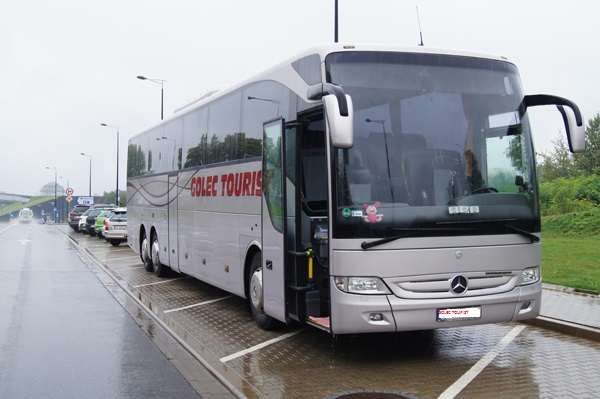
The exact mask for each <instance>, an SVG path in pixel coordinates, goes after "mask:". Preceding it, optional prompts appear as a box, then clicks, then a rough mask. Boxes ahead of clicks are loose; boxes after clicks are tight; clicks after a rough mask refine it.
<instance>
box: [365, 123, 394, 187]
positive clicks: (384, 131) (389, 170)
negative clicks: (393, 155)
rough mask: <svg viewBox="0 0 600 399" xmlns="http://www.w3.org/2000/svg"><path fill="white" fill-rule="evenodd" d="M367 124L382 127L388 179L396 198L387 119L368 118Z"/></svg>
mask: <svg viewBox="0 0 600 399" xmlns="http://www.w3.org/2000/svg"><path fill="white" fill-rule="evenodd" d="M365 122H367V123H377V124H379V125H381V131H382V132H383V144H384V146H385V158H386V160H387V172H388V178H389V182H390V192H391V194H392V198H394V189H393V187H392V170H391V168H390V154H389V150H388V142H387V132H386V130H385V119H371V118H366V119H365Z"/></svg>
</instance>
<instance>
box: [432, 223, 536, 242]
mask: <svg viewBox="0 0 600 399" xmlns="http://www.w3.org/2000/svg"><path fill="white" fill-rule="evenodd" d="M516 220H517V219H482V220H469V221H467V220H461V221H448V222H438V224H458V223H471V224H484V223H494V222H495V223H498V222H514V221H516ZM502 227H504V228H505V229H507V230H510V231H512V232H513V233H517V234H521V235H522V236H524V237H527V238H529V240H530V241H531V242H532V243H534V242H539V241H540V238H539V237H538V236H536V235H535V234H533V233H532V232H531V231H527V230H523V229H521V228H519V227H516V226H513V225H512V224H508V223H504V224H502Z"/></svg>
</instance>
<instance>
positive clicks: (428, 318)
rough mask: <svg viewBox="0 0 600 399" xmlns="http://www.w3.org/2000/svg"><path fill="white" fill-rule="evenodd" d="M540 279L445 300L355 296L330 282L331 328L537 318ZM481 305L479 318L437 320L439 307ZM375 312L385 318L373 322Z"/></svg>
mask: <svg viewBox="0 0 600 399" xmlns="http://www.w3.org/2000/svg"><path fill="white" fill-rule="evenodd" d="M541 296H542V285H541V282H538V283H535V284H531V285H526V286H519V287H515V288H514V289H512V290H511V291H509V292H504V293H500V294H494V295H482V296H475V297H463V298H461V297H458V298H445V299H403V298H398V297H397V296H395V295H356V294H348V293H345V292H341V291H340V290H339V289H337V287H336V286H335V284H333V282H332V284H331V328H332V332H333V333H334V334H354V333H370V332H373V333H376V332H396V331H410V330H433V329H437V328H446V327H459V326H468V325H474V324H487V323H501V322H507V321H514V320H525V319H531V318H535V317H536V316H538V315H539V312H540V303H541ZM470 306H481V318H479V319H476V320H461V321H443V322H440V321H437V310H438V309H440V308H452V307H470ZM372 313H380V314H381V315H382V316H383V320H378V321H371V320H370V319H369V316H370V315H371V314H372Z"/></svg>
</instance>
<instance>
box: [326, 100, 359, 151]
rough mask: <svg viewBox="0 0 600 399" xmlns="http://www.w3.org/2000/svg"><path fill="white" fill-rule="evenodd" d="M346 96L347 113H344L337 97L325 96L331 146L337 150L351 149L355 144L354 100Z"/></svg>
mask: <svg viewBox="0 0 600 399" xmlns="http://www.w3.org/2000/svg"><path fill="white" fill-rule="evenodd" d="M344 96H345V97H346V105H347V108H346V112H342V109H341V108H342V107H340V104H339V103H338V99H337V97H336V96H335V95H333V94H327V95H325V96H323V105H324V107H325V115H326V118H327V125H329V134H330V137H331V145H333V146H334V147H336V148H351V147H352V145H353V144H354V132H353V127H354V121H353V112H352V98H350V96H349V95H347V94H344ZM344 113H345V114H346V115H344Z"/></svg>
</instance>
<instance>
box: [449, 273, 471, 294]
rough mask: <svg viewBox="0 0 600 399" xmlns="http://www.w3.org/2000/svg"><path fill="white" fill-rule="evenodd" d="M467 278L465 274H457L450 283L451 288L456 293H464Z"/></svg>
mask: <svg viewBox="0 0 600 399" xmlns="http://www.w3.org/2000/svg"><path fill="white" fill-rule="evenodd" d="M467 284H468V283H467V278H466V277H465V276H456V277H454V278H453V279H452V282H451V283H450V288H451V289H452V292H454V293H455V294H462V293H463V292H465V291H466V290H467Z"/></svg>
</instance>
